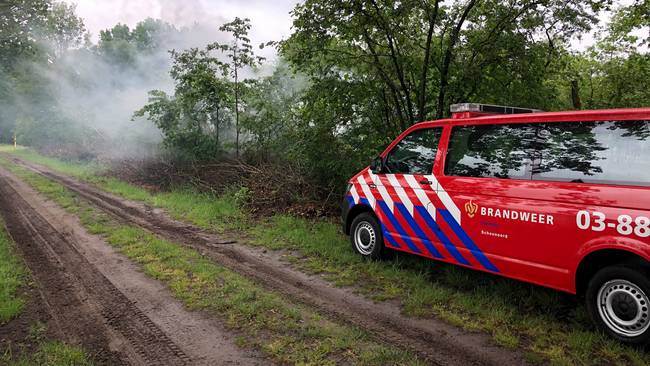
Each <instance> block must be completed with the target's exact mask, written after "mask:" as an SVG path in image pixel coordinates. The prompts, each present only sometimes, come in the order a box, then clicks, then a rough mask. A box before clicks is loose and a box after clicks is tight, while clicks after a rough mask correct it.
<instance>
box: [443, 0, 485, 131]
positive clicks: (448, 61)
mask: <svg viewBox="0 0 650 366" xmlns="http://www.w3.org/2000/svg"><path fill="white" fill-rule="evenodd" d="M477 2H478V0H470V1H469V3H468V4H467V6H466V7H465V10H464V11H463V14H461V16H460V19H459V20H458V23H456V26H455V27H454V29H453V31H452V33H451V35H450V36H449V46H448V47H447V51H446V52H445V59H444V61H443V62H442V68H441V70H440V90H439V92H438V105H437V111H436V118H437V119H440V118H442V116H443V112H444V108H445V98H446V96H447V95H446V94H447V85H448V84H449V67H450V65H451V59H452V56H453V52H454V47H455V46H456V42H458V38H460V31H461V29H462V28H463V24H464V23H465V20H466V19H467V16H468V15H469V12H470V11H471V10H472V8H473V7H474V5H476V3H477Z"/></svg>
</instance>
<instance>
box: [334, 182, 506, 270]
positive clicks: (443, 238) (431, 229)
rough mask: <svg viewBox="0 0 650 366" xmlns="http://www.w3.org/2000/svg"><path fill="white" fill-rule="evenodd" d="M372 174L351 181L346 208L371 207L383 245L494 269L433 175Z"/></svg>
mask: <svg viewBox="0 0 650 366" xmlns="http://www.w3.org/2000/svg"><path fill="white" fill-rule="evenodd" d="M421 177H423V178H425V179H421V180H426V181H428V183H427V184H426V185H423V184H422V183H421V182H420V181H418V179H416V177H415V176H413V175H396V174H381V175H376V174H373V173H372V172H371V171H370V170H369V169H366V170H365V171H363V172H362V173H360V174H359V175H357V176H356V177H355V178H353V180H352V181H351V182H350V183H351V187H350V189H349V191H348V196H347V200H348V203H349V204H350V206H355V205H366V206H368V207H370V208H371V209H372V210H373V211H374V212H375V214H376V215H377V217H378V218H379V221H380V223H381V225H382V231H383V235H384V242H385V245H386V246H387V247H389V248H394V249H398V250H402V251H406V252H410V253H414V254H418V255H422V256H425V257H430V258H434V259H438V260H444V261H447V262H451V263H455V264H460V265H463V266H468V267H475V268H482V269H485V270H488V271H491V272H499V269H498V268H497V267H496V266H495V265H494V264H493V263H492V262H491V261H490V260H489V259H488V258H487V257H486V256H485V254H484V253H483V252H482V251H481V249H480V248H479V247H478V245H476V243H475V242H474V241H473V240H472V238H471V237H470V236H469V235H468V234H467V232H465V230H463V228H462V225H461V211H460V209H459V208H458V206H457V205H456V204H455V203H454V201H453V200H452V198H451V196H450V195H449V194H448V193H447V192H446V191H445V190H444V188H443V187H442V186H441V185H440V184H439V182H438V180H437V179H436V177H435V176H434V175H425V176H421Z"/></svg>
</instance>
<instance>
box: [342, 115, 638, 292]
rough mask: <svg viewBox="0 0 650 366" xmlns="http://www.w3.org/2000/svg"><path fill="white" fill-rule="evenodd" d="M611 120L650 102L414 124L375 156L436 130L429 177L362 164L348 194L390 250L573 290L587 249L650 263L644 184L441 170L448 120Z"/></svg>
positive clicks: (459, 121) (456, 122) (466, 122)
mask: <svg viewBox="0 0 650 366" xmlns="http://www.w3.org/2000/svg"><path fill="white" fill-rule="evenodd" d="M611 120H615V121H625V120H630V121H636V120H646V121H647V120H650V108H641V109H620V110H600V111H579V112H555V113H530V114H518V115H498V116H484V117H478V118H455V119H448V120H441V121H432V122H422V123H418V124H416V125H414V126H412V127H410V128H409V129H407V130H406V131H404V132H403V133H402V134H401V135H400V136H399V137H398V138H397V139H395V141H393V143H391V144H390V145H389V146H388V147H387V148H386V150H384V152H383V153H382V154H381V157H382V158H385V157H386V156H387V154H388V153H389V152H390V151H391V150H392V149H393V147H394V146H395V145H396V144H397V143H398V142H399V141H401V140H402V139H403V138H404V137H405V136H407V135H408V134H410V133H411V132H413V131H415V130H418V129H422V128H431V127H441V128H442V129H443V131H442V137H441V138H440V142H439V145H438V151H437V154H436V159H435V163H434V165H433V171H432V172H431V173H432V174H430V175H404V174H374V173H373V172H371V171H370V169H369V168H365V169H363V170H362V171H361V172H359V173H358V174H357V175H355V176H354V177H353V178H352V179H351V180H350V182H349V183H350V187H351V189H350V190H349V191H348V194H347V200H348V203H349V205H350V207H353V206H355V205H367V206H369V207H370V208H371V209H372V210H373V211H374V212H375V214H376V216H377V217H378V219H379V221H380V222H381V224H382V226H383V229H384V241H385V245H386V246H387V247H389V248H392V249H396V250H401V251H405V252H409V253H413V254H417V255H421V256H424V257H427V258H431V259H436V260H441V261H444V262H449V263H453V264H457V265H461V266H465V267H471V268H474V269H477V270H481V271H486V272H491V273H496V274H500V275H503V276H506V277H510V278H514V279H518V280H523V281H527V282H531V283H535V284H538V285H542V286H546V287H551V288H554V289H558V290H562V291H566V292H570V293H575V292H576V270H577V268H578V266H579V264H580V262H581V260H582V259H583V258H585V257H586V256H587V255H589V254H590V253H593V252H595V251H598V250H603V249H620V250H624V251H627V252H630V253H634V254H636V255H638V256H640V257H642V258H644V259H646V260H648V261H650V234H649V235H648V236H646V232H645V231H644V230H643V228H641V229H638V230H637V229H635V225H636V224H640V225H645V222H646V221H644V220H647V219H648V218H650V187H645V186H643V187H641V186H623V185H608V184H586V183H569V182H557V181H537V180H516V179H500V178H473V177H456V176H445V173H444V166H445V158H446V155H447V146H448V143H449V138H450V134H451V129H452V128H453V127H454V126H465V125H477V124H514V123H537V122H546V123H548V122H557V123H571V122H577V121H611ZM622 169H625V167H622ZM648 169H649V170H650V157H648ZM628 217H629V218H630V219H631V220H632V221H631V222H628V221H629V220H628ZM635 220H637V221H635ZM587 223H589V225H586V224H587ZM630 228H632V232H630V233H628V231H629V230H630Z"/></svg>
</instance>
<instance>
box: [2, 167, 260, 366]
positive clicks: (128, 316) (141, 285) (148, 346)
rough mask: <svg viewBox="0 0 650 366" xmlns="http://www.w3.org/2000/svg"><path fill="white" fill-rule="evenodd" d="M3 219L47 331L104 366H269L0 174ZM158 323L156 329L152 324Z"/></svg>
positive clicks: (58, 210) (55, 208)
mask: <svg viewBox="0 0 650 366" xmlns="http://www.w3.org/2000/svg"><path fill="white" fill-rule="evenodd" d="M0 214H1V215H2V216H3V219H4V221H5V223H6V226H7V231H8V232H9V234H10V235H11V237H12V238H13V239H14V241H15V242H16V244H17V248H18V250H19V251H20V252H21V254H22V257H23V258H24V260H25V262H26V264H27V266H28V267H29V268H30V270H31V272H32V274H33V277H34V278H35V280H36V282H37V284H38V285H37V289H38V291H39V292H40V295H41V296H40V298H41V299H42V301H43V307H44V308H45V309H46V311H47V313H49V315H50V317H51V321H49V322H48V324H49V325H50V326H51V327H52V328H54V329H52V331H53V332H54V333H56V334H57V335H58V336H59V337H60V338H61V339H62V340H64V341H66V342H69V343H71V344H79V345H81V346H82V347H83V348H84V349H85V350H86V351H87V352H89V354H90V355H91V357H92V358H93V360H94V361H96V362H98V363H100V364H108V365H185V364H191V365H199V364H200V365H214V364H220V365H225V364H246V365H262V364H268V362H267V361H265V360H263V359H262V358H261V357H260V356H259V355H257V354H255V353H253V352H247V351H243V350H240V349H239V348H238V347H237V346H235V345H234V344H233V343H232V339H233V338H234V335H233V334H228V333H227V332H225V331H224V330H223V329H221V328H220V326H219V324H217V322H216V321H215V320H214V319H212V318H211V317H209V316H208V315H207V314H203V313H201V312H189V311H186V310H185V309H184V308H183V305H182V304H181V303H180V302H178V301H176V300H175V299H173V297H172V296H171V294H170V293H168V291H167V289H166V288H165V286H164V285H163V284H161V283H159V282H157V281H155V280H153V279H149V278H147V277H146V275H144V274H143V273H141V271H140V270H139V269H138V267H137V266H136V265H135V264H133V263H131V262H130V261H128V260H126V258H124V257H122V256H121V255H119V254H118V253H116V252H115V251H114V250H113V249H112V248H111V247H110V246H109V245H108V244H106V243H105V242H103V241H102V240H101V239H99V238H97V237H94V236H92V235H89V234H88V233H86V232H85V230H84V229H83V228H82V227H81V225H80V224H79V222H78V219H77V218H76V217H75V218H71V217H70V216H69V215H66V214H65V213H64V212H63V210H62V209H61V208H59V207H58V206H56V205H55V204H54V203H52V202H46V201H45V200H44V199H43V198H42V197H40V196H39V195H38V194H36V192H34V191H33V190H31V189H30V188H29V187H27V186H26V185H25V184H24V183H22V182H20V181H18V180H17V178H16V177H14V176H13V175H11V174H9V173H7V172H5V171H4V170H2V169H0ZM154 321H155V322H154Z"/></svg>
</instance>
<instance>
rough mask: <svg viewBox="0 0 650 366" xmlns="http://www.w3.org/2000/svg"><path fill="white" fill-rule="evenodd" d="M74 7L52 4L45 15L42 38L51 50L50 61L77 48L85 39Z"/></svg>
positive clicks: (81, 20) (80, 20)
mask: <svg viewBox="0 0 650 366" xmlns="http://www.w3.org/2000/svg"><path fill="white" fill-rule="evenodd" d="M76 8H77V6H76V5H74V4H73V5H67V4H65V3H58V2H57V3H54V4H53V5H52V8H51V9H50V12H49V13H48V15H47V19H46V23H45V28H44V29H43V30H42V31H41V32H42V35H41V36H42V38H43V39H44V40H46V42H47V43H48V45H47V47H48V48H49V49H50V50H51V55H50V56H51V57H50V58H51V59H54V58H58V57H60V56H61V55H62V54H63V53H64V52H65V51H67V50H69V49H70V48H76V47H79V46H80V45H81V44H82V42H83V41H84V39H87V36H88V35H87V33H86V27H85V25H84V22H83V19H81V18H80V17H78V16H77V14H76Z"/></svg>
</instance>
